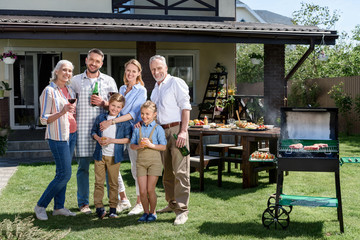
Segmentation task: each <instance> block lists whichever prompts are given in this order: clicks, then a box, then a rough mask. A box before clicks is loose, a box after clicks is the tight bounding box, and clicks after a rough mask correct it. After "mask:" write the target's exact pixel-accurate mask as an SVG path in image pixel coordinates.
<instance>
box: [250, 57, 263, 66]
mask: <svg viewBox="0 0 360 240" xmlns="http://www.w3.org/2000/svg"><path fill="white" fill-rule="evenodd" d="M250 61H251V62H252V64H254V65H257V64H260V62H261V59H258V58H250Z"/></svg>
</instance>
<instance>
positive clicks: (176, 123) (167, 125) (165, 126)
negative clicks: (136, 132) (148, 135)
mask: <svg viewBox="0 0 360 240" xmlns="http://www.w3.org/2000/svg"><path fill="white" fill-rule="evenodd" d="M180 123H181V122H172V123H168V124H164V125H161V126H162V128H163V129H168V128H171V127H175V126H177V125H180Z"/></svg>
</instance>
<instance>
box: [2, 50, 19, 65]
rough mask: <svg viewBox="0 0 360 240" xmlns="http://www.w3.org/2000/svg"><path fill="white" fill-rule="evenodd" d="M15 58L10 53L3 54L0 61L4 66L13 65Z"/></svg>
mask: <svg viewBox="0 0 360 240" xmlns="http://www.w3.org/2000/svg"><path fill="white" fill-rule="evenodd" d="M16 58H17V56H16V54H15V53H13V52H12V51H8V52H4V53H3V54H2V55H0V60H1V61H3V62H4V63H5V64H14V62H15V60H16Z"/></svg>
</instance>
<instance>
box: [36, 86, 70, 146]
mask: <svg viewBox="0 0 360 240" xmlns="http://www.w3.org/2000/svg"><path fill="white" fill-rule="evenodd" d="M66 87H67V89H68V92H69V94H70V96H71V97H72V98H75V92H74V91H73V89H72V88H71V87H69V86H68V85H66ZM39 100H40V122H41V124H42V125H47V126H46V132H45V139H52V140H56V141H68V140H69V134H70V123H69V116H68V114H69V112H67V113H66V114H64V115H62V116H61V117H59V118H58V119H56V120H55V121H53V122H52V123H47V120H48V118H49V117H50V116H51V115H53V114H56V113H58V112H61V110H62V109H63V108H64V106H65V105H66V104H68V100H67V98H66V96H64V94H63V92H62V91H61V89H60V88H59V87H58V86H57V85H56V84H55V83H54V82H51V83H50V84H49V85H48V86H47V87H46V88H45V89H44V90H43V92H42V93H41V95H40V98H39Z"/></svg>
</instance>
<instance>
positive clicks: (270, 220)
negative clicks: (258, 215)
mask: <svg viewBox="0 0 360 240" xmlns="http://www.w3.org/2000/svg"><path fill="white" fill-rule="evenodd" d="M276 209H277V217H276ZM262 223H263V225H264V226H265V227H266V228H268V229H270V228H274V229H278V227H281V228H282V229H286V228H287V227H288V226H289V224H290V217H289V213H288V212H287V211H286V210H285V209H284V208H283V207H282V206H278V207H276V206H270V207H268V208H267V209H266V210H265V211H264V213H263V215H262Z"/></svg>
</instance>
